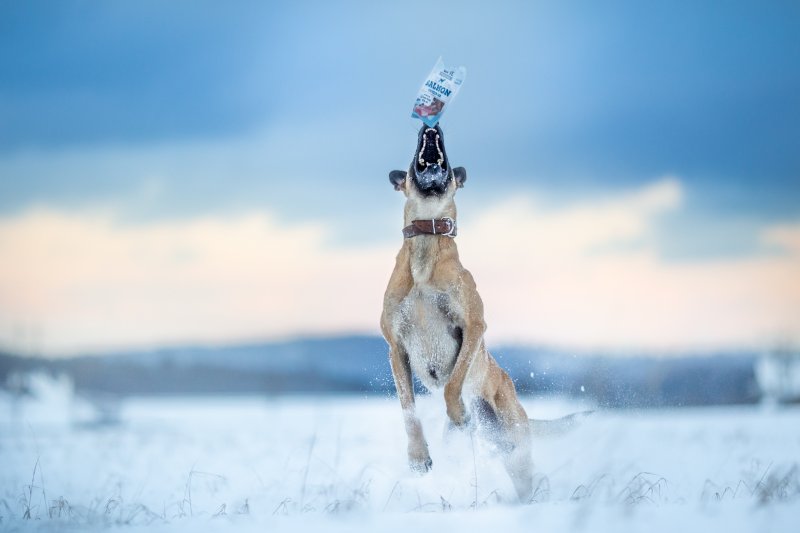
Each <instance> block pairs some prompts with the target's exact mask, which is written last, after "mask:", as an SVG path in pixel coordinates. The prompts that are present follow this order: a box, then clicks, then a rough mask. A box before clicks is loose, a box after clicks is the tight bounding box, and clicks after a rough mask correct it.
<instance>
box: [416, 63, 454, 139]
mask: <svg viewBox="0 0 800 533" xmlns="http://www.w3.org/2000/svg"><path fill="white" fill-rule="evenodd" d="M466 75H467V69H466V68H464V67H458V68H456V69H448V68H447V67H445V66H444V62H443V61H442V58H441V57H440V58H439V60H438V61H436V65H434V67H433V70H432V71H431V73H430V74H428V77H427V78H426V79H425V83H423V84H422V88H420V90H419V93H417V100H416V101H415V102H414V109H413V110H412V112H411V116H412V117H414V118H418V119H420V120H422V122H424V123H425V124H427V125H428V126H430V127H433V126H435V125H436V123H437V122H439V119H440V118H441V116H442V114H443V113H444V108H445V107H446V106H447V104H448V103H450V101H451V100H452V99H453V98H455V97H456V94H458V90H459V89H460V88H461V84H462V83H464V78H465V77H466Z"/></svg>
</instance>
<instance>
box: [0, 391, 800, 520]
mask: <svg viewBox="0 0 800 533" xmlns="http://www.w3.org/2000/svg"><path fill="white" fill-rule="evenodd" d="M40 388H41V387H40ZM45 388H46V387H45ZM51 389H52V390H50V391H48V392H47V393H43V394H41V395H40V397H39V398H38V399H36V400H30V399H28V400H19V401H11V399H10V398H9V397H7V396H5V397H4V396H0V517H2V520H1V521H0V530H8V531H28V530H34V531H40V530H42V531H62V530H64V529H67V528H68V529H69V530H74V531H95V530H106V529H115V530H123V531H165V532H167V531H169V532H171V531H236V532H240V531H275V530H277V531H298V530H301V531H302V530H306V531H395V530H398V531H399V530H407V529H408V528H412V530H413V531H433V530H436V531H442V530H444V529H446V528H449V529H453V528H461V529H462V530H466V531H472V530H495V529H496V530H499V529H502V530H503V531H510V532H513V531H530V530H534V529H535V530H538V531H559V530H585V531H603V530H609V531H611V530H613V531H615V532H616V531H643V530H647V531H648V532H659V531H665V532H666V531H669V532H674V531H680V530H686V531H700V530H703V531H708V530H724V531H726V533H727V532H735V531H794V530H795V528H796V521H797V517H798V516H800V466H798V463H800V453H798V452H800V410H798V409H796V408H770V409H767V408H763V407H757V406H750V407H736V408H709V409H683V410H681V409H675V410H661V411H602V410H601V411H598V412H597V413H595V415H593V416H592V417H590V418H589V419H587V420H586V421H585V422H584V423H583V424H582V425H581V426H579V427H578V428H577V429H574V430H573V431H571V432H570V433H568V434H566V435H563V436H560V437H554V438H548V439H539V440H537V441H536V442H535V444H534V461H535V464H536V470H537V475H536V478H535V482H534V484H535V487H536V491H535V492H536V494H535V496H534V501H533V502H532V503H530V504H528V505H519V504H517V503H515V502H514V490H513V487H512V484H511V481H510V480H509V479H508V477H507V475H506V474H505V472H504V470H503V468H502V464H501V461H500V459H499V457H497V456H495V455H493V452H492V450H491V447H490V446H489V445H488V444H487V443H485V442H483V441H481V440H480V439H479V438H477V437H475V438H473V437H471V436H470V435H469V434H465V433H447V432H446V431H445V427H446V419H445V414H444V407H443V403H442V399H441V397H440V396H439V395H436V394H434V395H432V396H427V397H422V398H420V399H419V402H418V409H417V411H418V413H419V415H420V416H421V419H422V422H423V425H424V427H425V431H426V435H427V438H428V441H429V445H430V450H431V456H432V457H433V461H434V466H433V470H432V471H431V472H430V473H428V474H427V475H425V476H418V475H415V474H413V473H411V472H410V471H409V470H408V468H407V465H406V457H405V446H406V439H405V434H404V430H403V421H402V412H401V409H400V406H399V402H397V400H396V399H395V398H388V397H386V398H384V397H378V398H376V397H369V398H359V397H345V398H330V397H328V398H320V397H317V398H308V397H297V398H288V397H287V398H282V399H272V400H270V399H264V398H179V399H135V400H128V401H125V402H123V403H122V404H121V405H120V406H119V413H118V416H119V419H120V420H121V422H120V423H118V424H106V425H102V424H97V425H91V424H86V423H84V421H85V418H86V416H87V414H86V410H87V402H86V401H83V400H80V398H75V397H73V396H71V394H72V392H71V388H70V387H68V386H65V385H64V384H63V383H62V382H56V383H55V384H54V385H53V387H52V388H51ZM59 391H60V392H59ZM59 394H60V396H59ZM524 404H525V407H526V409H528V412H529V415H530V416H532V417H534V418H553V417H557V416H561V415H564V414H567V413H569V412H573V411H577V410H581V409H584V408H586V407H587V406H585V405H576V404H573V403H567V402H561V401H552V400H549V401H544V400H537V399H535V398H525V399H524ZM73 406H74V407H73ZM32 479H33V481H32ZM45 502H46V503H45ZM27 510H29V511H30V515H31V518H32V519H31V520H26V519H25V518H24V515H25V512H26V511H27ZM723 528H724V529H723Z"/></svg>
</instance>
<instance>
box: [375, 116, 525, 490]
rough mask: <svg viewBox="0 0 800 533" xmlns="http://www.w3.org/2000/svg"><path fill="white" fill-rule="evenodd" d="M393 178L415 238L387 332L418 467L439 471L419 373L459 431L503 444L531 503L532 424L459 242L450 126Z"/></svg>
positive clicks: (424, 137) (390, 304) (427, 133)
mask: <svg viewBox="0 0 800 533" xmlns="http://www.w3.org/2000/svg"><path fill="white" fill-rule="evenodd" d="M389 179H390V181H391V182H392V184H393V185H394V187H395V189H397V190H398V191H403V192H404V193H405V196H406V204H405V213H404V218H405V228H404V230H403V233H404V235H405V237H406V239H405V242H404V243H403V247H402V248H401V249H400V253H399V254H398V255H397V262H396V264H395V268H394V271H393V272H392V277H391V279H390V280H389V286H388V287H387V288H386V294H385V296H384V301H383V314H382V316H381V329H382V331H383V336H384V337H385V338H386V341H387V342H388V343H389V348H390V359H391V366H392V374H393V376H394V382H395V386H396V387H397V395H398V396H399V398H400V404H401V406H402V408H403V415H404V419H405V426H406V433H407V435H408V460H409V463H410V466H411V468H412V469H413V470H415V471H418V472H427V471H428V470H429V469H430V468H431V466H432V464H433V463H432V461H431V458H430V455H429V453H428V444H427V442H426V440H425V436H424V435H423V432H422V425H421V424H420V421H419V419H418V418H417V416H416V413H415V409H414V389H413V382H412V372H414V374H416V376H417V377H418V378H419V379H420V380H421V381H422V382H423V383H424V384H425V386H426V387H428V388H429V389H432V388H440V387H442V386H443V387H444V399H445V403H446V406H447V416H448V417H449V419H450V422H451V423H452V425H454V426H456V427H459V428H464V427H467V426H469V427H470V428H471V427H473V426H474V427H477V428H478V429H482V430H484V431H485V433H486V434H487V435H488V436H489V437H490V439H491V440H492V441H493V442H494V443H496V444H497V447H498V449H499V450H500V451H501V452H502V453H503V458H504V464H505V467H506V470H507V471H508V473H509V475H510V476H511V479H512V481H513V483H514V486H515V488H516V491H517V495H518V496H519V498H520V500H521V501H527V500H528V499H529V498H530V494H531V484H532V474H533V471H532V460H531V426H530V422H529V420H528V416H527V414H526V413H525V409H523V407H522V405H520V403H519V401H518V400H517V394H516V390H515V389H514V383H513V382H512V381H511V379H510V378H509V377H508V374H506V373H505V372H504V371H503V370H502V369H501V368H500V367H499V366H498V364H497V362H496V361H495V360H494V358H493V357H492V356H491V355H490V354H489V352H488V351H487V350H486V347H485V346H484V341H483V333H484V331H485V330H486V324H485V322H484V320H483V302H482V301H481V297H480V296H479V295H478V291H477V289H476V287H475V282H474V281H473V279H472V275H471V274H470V273H469V271H468V270H466V269H465V268H464V267H463V266H462V265H461V262H460V261H459V258H458V250H457V248H456V243H455V240H454V239H453V237H455V234H456V226H455V220H456V206H455V202H454V200H453V197H454V195H455V193H456V189H458V188H460V187H463V186H464V182H465V181H466V171H465V169H464V168H463V167H458V168H454V169H453V168H451V167H450V164H449V161H448V159H447V153H446V152H445V149H444V139H443V136H442V130H441V128H439V126H438V125H437V126H436V127H435V128H429V127H427V126H423V127H422V128H421V129H420V132H419V139H418V143H417V150H416V152H415V154H414V160H413V161H412V163H411V166H410V167H409V170H408V171H407V172H403V171H399V170H395V171H393V172H391V173H390V175H389ZM471 415H474V418H472V416H471ZM473 421H474V422H475V423H474V424H473Z"/></svg>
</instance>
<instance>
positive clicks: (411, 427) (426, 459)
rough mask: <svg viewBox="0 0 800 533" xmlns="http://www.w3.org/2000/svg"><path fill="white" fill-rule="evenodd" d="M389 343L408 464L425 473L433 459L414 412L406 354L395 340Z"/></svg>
mask: <svg viewBox="0 0 800 533" xmlns="http://www.w3.org/2000/svg"><path fill="white" fill-rule="evenodd" d="M389 345H390V350H391V353H390V355H389V357H390V361H391V365H392V376H393V377H394V385H395V388H396V389H397V396H398V398H400V406H401V407H402V408H403V421H404V422H405V426H406V435H408V464H409V466H410V467H411V469H412V470H414V471H415V472H419V473H425V472H427V471H428V470H430V469H431V466H432V465H433V461H431V456H430V454H429V453H428V443H427V442H426V441H425V435H424V434H423V433H422V424H421V423H420V421H419V418H417V414H416V409H415V404H414V386H413V381H412V379H411V365H410V364H409V362H408V354H407V353H406V352H405V350H403V348H402V347H401V346H400V345H399V344H398V343H397V342H390V343H389Z"/></svg>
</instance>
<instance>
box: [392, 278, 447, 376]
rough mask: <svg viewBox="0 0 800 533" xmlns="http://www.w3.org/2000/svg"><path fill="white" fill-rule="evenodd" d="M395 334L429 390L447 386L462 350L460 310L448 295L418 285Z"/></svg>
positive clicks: (405, 304)
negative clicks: (454, 305)
mask: <svg viewBox="0 0 800 533" xmlns="http://www.w3.org/2000/svg"><path fill="white" fill-rule="evenodd" d="M399 311H400V312H399V313H398V314H397V319H396V322H395V331H396V334H397V336H398V338H399V339H400V341H401V343H402V345H403V347H404V348H405V350H406V353H408V358H409V362H410V363H411V369H412V370H413V371H414V373H415V374H416V375H417V377H418V378H419V379H420V380H421V381H422V382H423V383H424V384H425V386H426V387H429V388H436V387H441V386H443V385H444V384H446V383H447V381H448V379H449V378H450V374H451V373H452V372H453V366H454V365H455V361H456V357H457V356H458V352H459V350H460V349H461V341H462V330H461V327H460V325H459V322H460V321H459V320H458V316H459V313H458V310H457V309H454V307H453V302H452V300H451V299H450V298H449V296H448V295H447V293H445V292H442V291H438V290H436V289H434V288H433V287H429V286H415V287H414V288H413V289H412V290H411V292H410V293H409V294H408V295H407V296H406V297H405V298H404V299H403V300H402V302H401V303H400V308H399Z"/></svg>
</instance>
